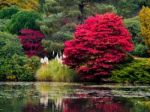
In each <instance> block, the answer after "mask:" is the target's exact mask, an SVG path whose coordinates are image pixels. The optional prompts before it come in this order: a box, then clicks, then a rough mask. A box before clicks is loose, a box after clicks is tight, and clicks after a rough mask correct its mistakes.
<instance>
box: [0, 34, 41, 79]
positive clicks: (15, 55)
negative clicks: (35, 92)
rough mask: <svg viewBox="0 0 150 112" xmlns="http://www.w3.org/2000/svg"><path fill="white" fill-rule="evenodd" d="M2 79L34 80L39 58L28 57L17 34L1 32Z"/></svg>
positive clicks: (0, 70)
mask: <svg viewBox="0 0 150 112" xmlns="http://www.w3.org/2000/svg"><path fill="white" fill-rule="evenodd" d="M0 65H1V66H0V80H7V78H8V80H9V79H10V77H15V80H19V81H31V80H34V74H35V71H36V69H37V67H38V66H39V59H37V58H35V57H33V58H31V59H28V58H27V57H25V56H24V54H23V50H22V47H21V45H20V42H19V40H18V38H17V37H16V36H15V35H11V34H7V33H4V32H0Z"/></svg>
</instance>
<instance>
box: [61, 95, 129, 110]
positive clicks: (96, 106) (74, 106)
mask: <svg viewBox="0 0 150 112" xmlns="http://www.w3.org/2000/svg"><path fill="white" fill-rule="evenodd" d="M63 103H64V110H63V112H128V111H127V110H126V109H125V108H124V107H123V105H122V104H121V103H118V102H115V101H113V99H112V98H109V97H104V98H90V99H64V102H63Z"/></svg>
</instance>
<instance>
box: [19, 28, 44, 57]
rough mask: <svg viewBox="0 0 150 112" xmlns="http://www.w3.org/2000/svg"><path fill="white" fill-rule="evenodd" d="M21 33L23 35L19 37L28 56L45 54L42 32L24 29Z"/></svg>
mask: <svg viewBox="0 0 150 112" xmlns="http://www.w3.org/2000/svg"><path fill="white" fill-rule="evenodd" d="M20 33H21V35H20V36H18V38H19V39H20V42H21V44H22V46H23V49H24V52H25V54H26V55H27V56H29V57H32V56H40V55H41V54H42V53H44V48H43V46H42V43H41V41H42V39H43V38H44V35H43V34H42V33H41V32H40V31H37V30H32V29H22V30H21V31H20Z"/></svg>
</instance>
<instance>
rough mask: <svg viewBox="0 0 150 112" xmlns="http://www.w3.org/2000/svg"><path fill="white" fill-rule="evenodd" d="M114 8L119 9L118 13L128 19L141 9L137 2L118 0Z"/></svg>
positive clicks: (133, 0)
mask: <svg viewBox="0 0 150 112" xmlns="http://www.w3.org/2000/svg"><path fill="white" fill-rule="evenodd" d="M114 1H115V0H114ZM114 6H115V7H116V8H117V13H118V14H119V15H122V16H123V17H126V18H127V17H132V16H133V15H134V14H135V13H136V11H137V10H138V8H139V5H138V3H137V2H136V1H135V0H117V1H115V2H114Z"/></svg>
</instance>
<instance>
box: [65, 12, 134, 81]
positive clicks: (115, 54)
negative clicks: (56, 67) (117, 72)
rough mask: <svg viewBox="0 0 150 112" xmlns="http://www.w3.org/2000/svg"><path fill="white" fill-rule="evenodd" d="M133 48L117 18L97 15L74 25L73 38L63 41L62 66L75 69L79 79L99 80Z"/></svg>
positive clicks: (110, 14)
mask: <svg viewBox="0 0 150 112" xmlns="http://www.w3.org/2000/svg"><path fill="white" fill-rule="evenodd" d="M132 49H133V44H132V43H131V36H130V34H129V32H128V31H127V29H126V28H125V27H124V25H123V22H122V20H121V18H120V17H119V16H117V15H115V14H112V13H107V14H104V15H96V16H92V17H89V18H88V19H87V20H85V21H84V23H83V24H81V25H79V26H77V28H76V31H75V37H74V39H73V40H70V41H66V42H65V49H64V55H65V57H64V63H65V64H66V65H68V66H70V67H71V68H74V69H76V70H77V71H78V73H79V75H80V78H81V79H88V80H91V79H99V78H101V77H102V76H107V75H108V74H109V72H110V71H111V70H112V68H113V65H114V64H116V63H119V62H120V61H123V60H124V59H125V57H126V56H127V55H126V52H128V51H131V50H132Z"/></svg>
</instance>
